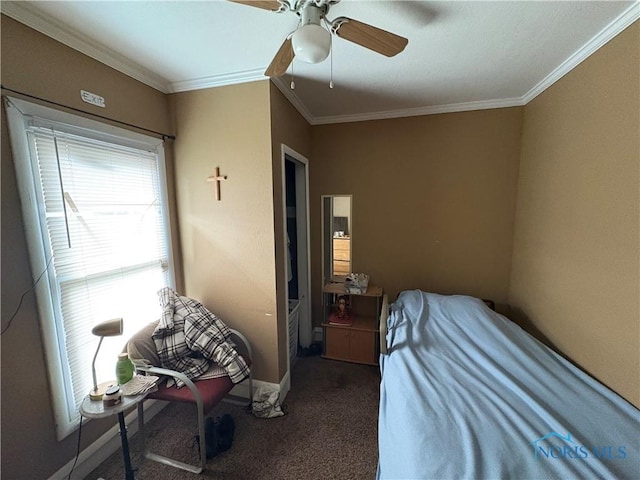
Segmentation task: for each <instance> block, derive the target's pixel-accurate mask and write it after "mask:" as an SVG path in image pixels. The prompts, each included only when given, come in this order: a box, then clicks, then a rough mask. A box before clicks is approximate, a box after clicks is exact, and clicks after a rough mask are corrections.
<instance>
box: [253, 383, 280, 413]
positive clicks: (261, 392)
mask: <svg viewBox="0 0 640 480" xmlns="http://www.w3.org/2000/svg"><path fill="white" fill-rule="evenodd" d="M252 409H253V414H254V415H255V416H256V417H258V418H273V417H281V416H283V415H284V412H283V411H282V407H281V406H280V391H279V390H278V389H277V387H272V386H270V385H260V386H258V388H256V390H255V392H253V403H252Z"/></svg>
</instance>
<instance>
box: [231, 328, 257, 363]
mask: <svg viewBox="0 0 640 480" xmlns="http://www.w3.org/2000/svg"><path fill="white" fill-rule="evenodd" d="M229 330H231V335H233V336H235V337H237V338H238V340H240V341H241V342H242V344H243V345H244V348H246V349H247V353H248V354H249V360H251V361H253V353H252V352H251V344H250V343H249V340H247V337H245V336H244V335H243V334H241V333H240V332H239V331H237V330H235V329H233V328H230V329H229Z"/></svg>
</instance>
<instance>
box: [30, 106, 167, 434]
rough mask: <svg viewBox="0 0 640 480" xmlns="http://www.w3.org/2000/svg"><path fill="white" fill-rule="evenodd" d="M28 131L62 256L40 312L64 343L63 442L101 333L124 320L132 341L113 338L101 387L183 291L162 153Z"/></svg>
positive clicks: (71, 130) (44, 219)
mask: <svg viewBox="0 0 640 480" xmlns="http://www.w3.org/2000/svg"><path fill="white" fill-rule="evenodd" d="M24 125H25V129H24V131H25V133H26V137H27V139H28V150H29V157H30V163H31V175H32V176H31V179H32V185H33V192H32V194H33V195H34V198H35V202H34V203H35V204H36V205H37V209H36V210H37V217H38V218H37V222H38V223H39V226H40V229H39V231H40V234H41V245H42V248H43V249H44V257H45V259H46V260H47V261H48V260H49V259H51V258H52V261H51V264H50V266H49V269H48V271H47V276H46V278H47V280H48V282H47V283H48V290H49V291H48V292H47V295H44V296H43V295H39V296H38V302H39V303H40V302H47V303H49V305H48V306H47V308H44V309H43V308H42V305H40V309H39V310H40V312H41V316H42V312H43V311H45V313H46V312H47V311H49V314H50V318H46V319H43V321H44V322H47V321H52V322H53V326H54V328H49V329H45V332H47V331H48V332H50V333H49V335H53V336H54V337H55V338H53V339H49V340H50V341H49V343H48V345H49V348H48V349H47V350H48V351H47V358H48V360H49V361H51V360H52V359H53V360H55V362H54V363H56V365H53V366H50V367H51V372H50V376H51V379H52V384H53V383H54V382H55V383H56V384H57V386H55V387H54V390H55V389H56V388H57V389H59V390H60V391H61V393H62V395H56V394H55V392H54V395H53V397H54V404H55V405H54V411H55V412H56V422H57V426H58V437H59V438H62V437H64V436H66V434H68V433H70V432H71V431H73V429H74V427H75V426H76V423H77V422H78V421H79V415H78V408H79V406H80V404H81V402H82V400H83V398H84V397H85V396H86V395H87V394H88V392H89V390H90V389H91V388H92V386H93V380H92V375H91V362H92V360H93V355H94V354H95V350H96V348H97V345H98V341H99V339H98V337H96V336H94V335H92V334H91V329H92V327H93V326H94V325H96V324H97V323H100V322H102V321H104V320H108V319H110V318H115V317H122V318H123V319H124V333H123V335H122V336H119V337H111V338H105V339H104V342H103V344H102V347H101V349H100V353H99V355H98V358H97V361H96V372H97V380H98V383H100V382H104V381H108V380H111V379H115V364H116V360H117V354H118V353H119V352H120V351H121V350H122V348H123V346H124V344H125V342H126V340H127V338H129V337H130V336H131V335H133V334H134V333H135V332H136V331H137V330H139V329H140V328H141V327H143V326H144V325H146V324H147V323H148V322H150V321H153V320H156V319H157V318H158V317H159V313H160V311H159V303H158V297H157V291H158V290H159V289H161V288H162V287H164V286H172V285H173V272H172V268H171V265H172V262H171V257H170V251H171V250H170V242H169V234H168V231H169V229H168V215H167V212H166V201H165V199H166V195H165V192H166V186H165V183H164V176H163V168H164V166H163V161H162V160H163V158H162V150H161V147H160V149H159V148H157V146H155V147H153V146H148V147H145V146H144V145H142V146H140V145H137V146H135V147H133V146H131V142H127V141H126V139H124V138H123V139H121V141H118V138H117V137H116V136H113V135H112V134H110V135H106V136H105V135H104V134H101V133H100V132H92V131H89V130H85V129H78V128H75V127H74V126H72V125H67V124H61V123H56V122H51V121H42V120H40V119H37V118H27V119H25V123H24ZM153 140H154V141H155V143H156V144H157V140H155V139H153ZM31 248H32V243H30V249H31ZM45 334H46V333H45ZM51 350H55V351H51Z"/></svg>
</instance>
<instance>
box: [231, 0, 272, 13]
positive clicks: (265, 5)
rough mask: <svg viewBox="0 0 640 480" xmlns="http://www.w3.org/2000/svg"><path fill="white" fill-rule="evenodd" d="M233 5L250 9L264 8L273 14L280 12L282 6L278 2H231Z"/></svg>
mask: <svg viewBox="0 0 640 480" xmlns="http://www.w3.org/2000/svg"><path fill="white" fill-rule="evenodd" d="M229 1H230V2H233V3H241V4H242V5H248V6H250V7H257V8H262V9H263V10H271V11H273V12H277V11H280V9H282V4H281V3H280V2H279V1H278V0H229Z"/></svg>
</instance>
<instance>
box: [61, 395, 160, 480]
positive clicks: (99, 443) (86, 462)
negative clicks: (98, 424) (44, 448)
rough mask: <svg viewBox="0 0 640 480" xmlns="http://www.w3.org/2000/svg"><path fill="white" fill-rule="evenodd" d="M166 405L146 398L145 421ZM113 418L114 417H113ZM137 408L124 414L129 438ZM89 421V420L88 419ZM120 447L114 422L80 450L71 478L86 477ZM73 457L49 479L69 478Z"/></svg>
mask: <svg viewBox="0 0 640 480" xmlns="http://www.w3.org/2000/svg"><path fill="white" fill-rule="evenodd" d="M166 405H167V403H166V402H159V401H155V400H148V401H146V402H145V403H144V412H145V413H144V416H145V423H146V421H149V420H151V419H152V418H153V417H154V416H156V415H157V414H158V413H160V411H161V410H162V409H163V408H164V407H165V406H166ZM114 418H115V417H114ZM137 419H138V409H137V408H136V409H134V410H133V411H132V412H131V413H129V414H128V415H127V416H125V422H126V424H127V436H128V437H129V439H131V437H132V436H133V434H135V433H136V432H137V431H138V422H137V421H136V420H137ZM88 421H89V422H90V421H91V420H88ZM121 447H122V443H121V441H120V427H119V425H118V424H117V423H116V425H114V426H113V427H111V428H110V429H109V430H107V431H106V432H105V433H104V434H103V435H102V436H101V437H99V438H98V439H97V440H96V441H95V442H93V443H92V444H91V445H89V446H88V447H87V448H85V449H84V450H82V452H80V455H79V456H78V462H77V463H76V466H75V468H74V469H73V473H72V474H71V479H72V480H82V479H83V478H86V477H87V476H88V475H89V474H90V473H91V472H92V471H93V470H95V469H96V468H97V467H98V466H99V465H100V464H101V463H102V462H104V461H105V460H106V459H107V458H109V457H110V456H111V455H112V454H113V453H114V452H117V451H118V450H119V449H120V448H121ZM74 462H75V457H74V458H72V459H71V460H69V461H68V462H67V463H66V465H64V466H63V467H62V468H61V469H60V470H58V471H57V472H55V473H54V474H53V475H51V476H50V477H49V480H66V479H67V478H69V472H70V471H71V468H72V467H73V463H74Z"/></svg>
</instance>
